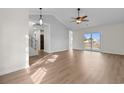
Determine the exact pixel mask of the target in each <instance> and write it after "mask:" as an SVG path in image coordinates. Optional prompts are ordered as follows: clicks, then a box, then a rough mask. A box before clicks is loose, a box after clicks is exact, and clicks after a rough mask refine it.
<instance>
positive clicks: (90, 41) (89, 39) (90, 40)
mask: <svg viewBox="0 0 124 93" xmlns="http://www.w3.org/2000/svg"><path fill="white" fill-rule="evenodd" d="M100 39H101V33H100V32H94V33H86V34H84V41H83V43H84V49H85V50H94V51H99V50H100Z"/></svg>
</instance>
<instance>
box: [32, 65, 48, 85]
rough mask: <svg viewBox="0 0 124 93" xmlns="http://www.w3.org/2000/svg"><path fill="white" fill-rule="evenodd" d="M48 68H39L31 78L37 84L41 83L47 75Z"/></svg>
mask: <svg viewBox="0 0 124 93" xmlns="http://www.w3.org/2000/svg"><path fill="white" fill-rule="evenodd" d="M46 72H47V69H46V68H44V67H43V68H39V69H38V70H37V71H36V72H35V73H33V74H32V75H31V79H32V81H33V82H34V83H35V84H39V83H40V82H41V81H42V80H43V78H44V76H45V75H46Z"/></svg>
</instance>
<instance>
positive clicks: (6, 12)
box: [0, 8, 29, 75]
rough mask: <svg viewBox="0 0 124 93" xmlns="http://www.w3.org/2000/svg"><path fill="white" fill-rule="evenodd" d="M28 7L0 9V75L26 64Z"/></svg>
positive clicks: (21, 67) (23, 66)
mask: <svg viewBox="0 0 124 93" xmlns="http://www.w3.org/2000/svg"><path fill="white" fill-rule="evenodd" d="M28 52H29V51H28V9H16V8H14V9H10V8H9V9H0V75H3V74H6V73H9V72H13V71H17V70H20V69H23V68H25V67H27V66H28V60H29V59H28V57H29V56H28Z"/></svg>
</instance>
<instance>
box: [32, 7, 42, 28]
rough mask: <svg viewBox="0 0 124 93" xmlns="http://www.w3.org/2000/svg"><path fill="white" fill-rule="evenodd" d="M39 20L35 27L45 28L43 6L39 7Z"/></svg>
mask: <svg viewBox="0 0 124 93" xmlns="http://www.w3.org/2000/svg"><path fill="white" fill-rule="evenodd" d="M39 10H40V11H39V13H40V14H39V20H38V22H37V23H35V24H34V25H33V26H34V29H39V30H43V15H42V8H39Z"/></svg>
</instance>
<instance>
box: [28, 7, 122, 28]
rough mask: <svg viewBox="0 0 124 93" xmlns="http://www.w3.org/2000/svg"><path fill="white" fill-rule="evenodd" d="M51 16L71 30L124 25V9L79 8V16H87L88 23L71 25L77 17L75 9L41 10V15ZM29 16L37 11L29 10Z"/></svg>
mask: <svg viewBox="0 0 124 93" xmlns="http://www.w3.org/2000/svg"><path fill="white" fill-rule="evenodd" d="M46 14H49V15H53V16H55V17H56V18H57V19H58V20H59V21H61V22H62V23H63V24H64V25H65V26H66V27H67V28H69V29H71V30H79V29H82V28H86V27H93V26H100V25H107V24H116V23H124V8H81V11H80V15H87V16H88V18H87V19H88V20H89V22H84V23H81V24H76V23H72V22H71V21H72V19H71V18H72V17H76V16H77V10H76V8H43V15H46ZM30 15H39V9H37V8H31V9H30Z"/></svg>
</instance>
